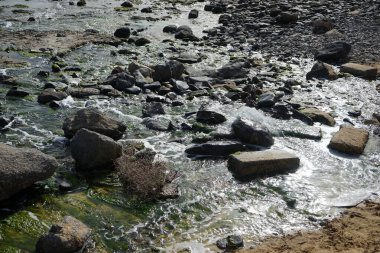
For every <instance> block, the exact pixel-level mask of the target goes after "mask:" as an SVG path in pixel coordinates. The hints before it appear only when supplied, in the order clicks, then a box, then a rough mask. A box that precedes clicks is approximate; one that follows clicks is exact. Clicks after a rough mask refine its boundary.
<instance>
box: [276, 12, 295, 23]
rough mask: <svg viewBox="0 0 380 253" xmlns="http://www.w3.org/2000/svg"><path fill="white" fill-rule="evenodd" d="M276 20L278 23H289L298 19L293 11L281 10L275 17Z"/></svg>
mask: <svg viewBox="0 0 380 253" xmlns="http://www.w3.org/2000/svg"><path fill="white" fill-rule="evenodd" d="M276 20H277V22H279V23H280V24H289V23H295V22H297V21H298V15H297V14H295V13H290V12H281V13H280V14H279V15H278V16H277V17H276Z"/></svg>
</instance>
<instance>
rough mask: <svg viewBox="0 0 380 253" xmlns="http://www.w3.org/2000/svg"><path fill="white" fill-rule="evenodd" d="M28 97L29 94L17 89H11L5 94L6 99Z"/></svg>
mask: <svg viewBox="0 0 380 253" xmlns="http://www.w3.org/2000/svg"><path fill="white" fill-rule="evenodd" d="M28 95H29V92H27V91H23V90H19V89H18V88H17V87H12V88H10V89H9V90H8V92H7V95H6V96H7V97H21V98H22V97H26V96H28Z"/></svg>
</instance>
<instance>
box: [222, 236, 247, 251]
mask: <svg viewBox="0 0 380 253" xmlns="http://www.w3.org/2000/svg"><path fill="white" fill-rule="evenodd" d="M216 246H217V247H218V248H219V249H228V250H236V249H238V248H241V247H243V246H244V242H243V238H242V237H241V236H238V235H229V236H227V238H223V239H219V240H218V241H216Z"/></svg>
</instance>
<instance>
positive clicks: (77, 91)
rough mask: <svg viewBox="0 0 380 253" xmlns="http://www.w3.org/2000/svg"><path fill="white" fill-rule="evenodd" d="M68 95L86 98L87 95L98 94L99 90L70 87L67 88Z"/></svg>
mask: <svg viewBox="0 0 380 253" xmlns="http://www.w3.org/2000/svg"><path fill="white" fill-rule="evenodd" d="M67 92H68V93H69V94H70V96H72V97H74V98H86V97H89V96H96V95H99V94H100V90H98V89H96V88H90V87H88V88H70V89H68V90H67Z"/></svg>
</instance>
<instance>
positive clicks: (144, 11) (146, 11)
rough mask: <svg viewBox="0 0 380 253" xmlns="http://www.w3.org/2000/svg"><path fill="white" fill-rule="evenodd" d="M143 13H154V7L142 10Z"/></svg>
mask: <svg viewBox="0 0 380 253" xmlns="http://www.w3.org/2000/svg"><path fill="white" fill-rule="evenodd" d="M141 12H142V13H152V12H153V10H152V7H145V8H142V9H141Z"/></svg>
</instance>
